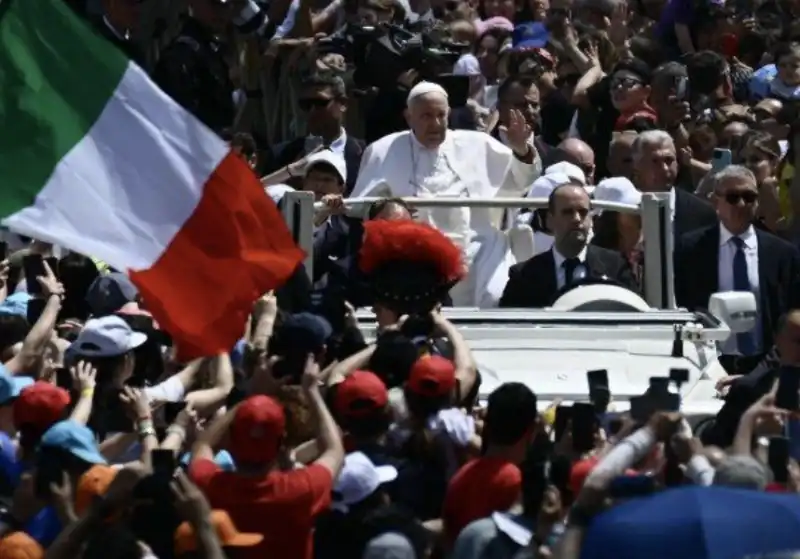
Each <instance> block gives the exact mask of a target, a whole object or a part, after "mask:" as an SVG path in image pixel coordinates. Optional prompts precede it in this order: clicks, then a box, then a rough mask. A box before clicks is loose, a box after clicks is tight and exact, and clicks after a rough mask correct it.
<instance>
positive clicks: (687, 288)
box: [675, 225, 800, 350]
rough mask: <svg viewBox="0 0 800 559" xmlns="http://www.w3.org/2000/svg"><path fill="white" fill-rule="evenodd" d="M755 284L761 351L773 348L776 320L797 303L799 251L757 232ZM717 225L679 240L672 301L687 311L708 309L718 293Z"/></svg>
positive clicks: (761, 232)
mask: <svg viewBox="0 0 800 559" xmlns="http://www.w3.org/2000/svg"><path fill="white" fill-rule="evenodd" d="M755 232H756V238H757V239H758V281H759V294H760V299H761V300H760V301H759V312H760V316H761V332H762V333H763V340H762V347H763V348H764V349H765V350H766V349H769V348H770V347H772V344H773V332H774V330H775V325H776V323H777V321H778V318H779V317H780V316H781V315H782V314H784V313H786V312H787V311H788V310H790V309H793V308H797V304H798V303H799V302H800V251H798V250H797V248H795V247H794V246H793V245H792V244H790V243H788V242H786V241H784V240H783V239H781V238H780V237H776V236H775V235H772V234H770V233H767V232H765V231H761V230H759V229H756V230H755ZM719 235H720V231H719V225H714V226H712V227H706V228H704V229H700V230H698V231H693V232H691V233H688V234H686V235H684V236H683V237H681V239H680V240H679V242H678V244H677V246H676V249H675V301H676V302H677V303H678V306H681V307H686V308H687V309H689V310H695V309H705V308H708V298H709V297H710V296H711V294H712V293H715V292H716V291H718V290H719V277H718V272H719Z"/></svg>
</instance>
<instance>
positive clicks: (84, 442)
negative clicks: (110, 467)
mask: <svg viewBox="0 0 800 559" xmlns="http://www.w3.org/2000/svg"><path fill="white" fill-rule="evenodd" d="M41 444H42V446H50V447H54V448H60V449H62V450H66V451H67V452H69V453H70V454H72V455H73V456H75V457H76V458H80V459H81V460H83V461H84V462H88V463H89V464H105V463H106V459H105V458H103V455H102V454H100V449H99V448H98V447H97V441H96V440H95V438H94V433H92V430H91V429H89V428H88V427H86V426H84V425H81V424H80V423H76V422H75V421H73V420H71V419H67V420H66V421H59V422H58V423H56V424H55V425H53V426H52V427H50V429H48V430H47V431H45V433H44V435H42V442H41Z"/></svg>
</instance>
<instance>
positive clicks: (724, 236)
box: [717, 223, 762, 355]
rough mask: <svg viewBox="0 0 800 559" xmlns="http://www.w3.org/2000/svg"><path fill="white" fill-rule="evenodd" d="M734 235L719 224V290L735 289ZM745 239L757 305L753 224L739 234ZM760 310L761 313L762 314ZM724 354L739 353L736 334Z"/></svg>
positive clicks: (758, 328)
mask: <svg viewBox="0 0 800 559" xmlns="http://www.w3.org/2000/svg"><path fill="white" fill-rule="evenodd" d="M733 237H734V235H733V234H732V233H731V232H730V231H728V230H727V229H726V228H725V226H724V225H722V224H721V223H720V224H719V257H718V258H719V262H718V268H717V274H718V285H717V289H718V290H719V291H733V258H734V256H735V255H736V244H734V242H733ZM739 238H740V239H742V240H743V241H744V247H743V249H744V256H745V259H746V261H747V277H748V279H749V280H750V289H751V291H752V292H753V295H755V297H756V307H758V306H759V305H760V300H759V288H760V285H759V278H758V237H757V236H756V232H755V229H753V226H752V225H751V226H750V227H749V228H748V229H747V231H745V232H744V233H742V234H741V235H739ZM760 314H761V313H760V310H759V315H760ZM754 334H755V339H756V343H757V344H760V343H761V340H762V337H761V323H760V321H759V320H756V326H755V328H754ZM722 352H723V353H724V354H728V355H730V354H733V353H737V347H736V336H731V337H730V338H728V340H727V341H726V342H725V344H724V345H723V346H722Z"/></svg>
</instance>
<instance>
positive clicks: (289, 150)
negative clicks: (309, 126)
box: [264, 134, 365, 196]
mask: <svg viewBox="0 0 800 559" xmlns="http://www.w3.org/2000/svg"><path fill="white" fill-rule="evenodd" d="M305 146H306V138H305V136H302V137H300V138H295V139H294V140H289V141H288V142H283V143H280V144H277V145H275V146H273V147H272V150H271V153H270V154H269V156H268V157H267V163H266V168H265V169H264V173H265V174H269V173H274V172H275V171H277V170H278V169H281V168H282V167H285V166H286V165H289V164H290V163H294V162H295V161H297V160H298V159H300V158H301V157H302V156H303V153H304V150H305ZM364 147H365V146H364V142H363V141H362V140H358V139H356V138H353V137H352V136H351V135H350V134H348V135H347V141H346V142H345V144H344V162H345V165H346V166H347V182H346V184H345V192H344V195H345V196H349V195H350V193H351V192H352V191H353V188H355V186H356V178H358V169H359V167H361V156H362V155H363V153H364ZM288 182H289V185H290V186H293V187H295V188H298V187H299V186H300V181H299V179H298V180H290V181H288Z"/></svg>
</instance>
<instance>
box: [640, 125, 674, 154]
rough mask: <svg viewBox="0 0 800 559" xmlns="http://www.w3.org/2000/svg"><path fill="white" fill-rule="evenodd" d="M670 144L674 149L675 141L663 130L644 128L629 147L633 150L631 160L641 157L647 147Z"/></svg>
mask: <svg viewBox="0 0 800 559" xmlns="http://www.w3.org/2000/svg"><path fill="white" fill-rule="evenodd" d="M667 145H668V146H670V147H672V150H673V151H675V142H674V141H673V140H672V136H670V135H669V134H668V133H667V132H665V131H664V130H645V131H644V132H642V133H641V134H639V135H638V136H636V139H635V140H634V141H633V145H632V146H631V149H632V150H633V161H634V162H637V161H638V160H639V159H641V157H642V154H644V151H645V149H647V148H657V147H663V146H667Z"/></svg>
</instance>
